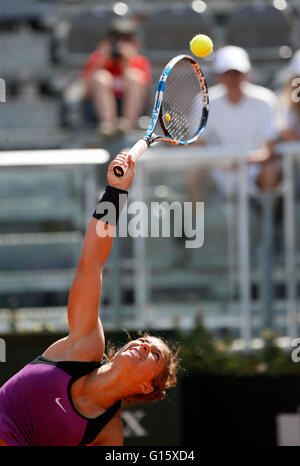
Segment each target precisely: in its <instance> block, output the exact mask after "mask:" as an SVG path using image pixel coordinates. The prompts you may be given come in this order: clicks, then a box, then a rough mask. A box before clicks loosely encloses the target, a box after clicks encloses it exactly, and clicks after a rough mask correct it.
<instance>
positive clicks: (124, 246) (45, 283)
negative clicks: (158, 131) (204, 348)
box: [0, 143, 300, 347]
mask: <svg viewBox="0 0 300 466" xmlns="http://www.w3.org/2000/svg"><path fill="white" fill-rule="evenodd" d="M277 153H278V156H279V162H278V163H280V166H281V181H280V183H279V184H278V186H277V187H276V188H275V189H274V190H272V191H269V192H266V191H265V192H262V191H260V190H259V189H258V188H257V187H256V185H255V184H254V183H253V182H251V181H249V171H248V163H247V157H248V155H249V151H248V149H247V148H241V147H206V148H203V147H198V146H193V147H185V148H174V147H169V146H167V145H164V144H160V145H155V146H154V147H153V148H150V149H149V151H148V152H147V153H146V154H145V155H144V156H143V157H142V158H141V159H140V160H139V162H138V164H137V167H136V176H135V180H134V183H133V185H132V188H131V189H130V196H129V200H128V205H130V204H131V203H132V202H135V201H138V202H144V203H145V205H146V206H148V207H150V206H151V203H152V202H156V203H157V202H161V201H167V202H169V203H172V202H174V201H178V202H179V203H181V204H184V202H188V201H190V193H189V191H190V188H191V185H190V184H189V181H187V180H188V179H189V178H188V177H187V176H186V175H187V174H188V173H189V172H193V174H194V180H196V185H195V186H196V188H197V189H198V188H199V196H198V198H197V201H200V202H204V244H203V246H202V247H200V248H196V249H193V250H192V249H190V250H188V249H187V248H185V239H186V238H184V237H182V238H176V237H174V235H172V234H171V235H170V237H169V238H162V237H159V238H153V237H151V232H150V233H149V235H148V236H143V235H141V236H137V237H135V238H132V237H131V236H130V235H128V237H126V238H121V237H117V238H116V239H115V242H114V246H113V250H112V253H111V256H110V258H109V260H108V262H107V264H106V267H105V271H104V278H103V293H102V300H101V309H100V312H101V315H102V319H103V322H104V325H105V327H106V328H107V329H120V328H124V327H125V328H127V329H129V330H130V329H133V328H145V327H148V328H149V327H152V328H154V329H155V328H156V329H168V328H172V327H178V326H179V327H181V328H186V329H188V328H191V327H192V326H193V325H195V322H196V321H197V319H199V317H201V318H202V319H203V321H204V324H205V325H206V326H207V327H208V328H210V329H212V330H213V331H214V332H216V333H218V334H224V332H229V333H231V334H232V336H233V337H234V338H236V339H240V340H241V341H242V342H243V344H242V346H243V347H249V346H250V347H251V341H253V339H257V338H259V337H260V336H261V334H262V332H263V331H264V330H266V329H271V330H275V331H277V332H278V335H280V336H281V337H287V338H288V339H292V338H295V337H296V336H297V334H298V325H299V312H298V296H297V284H298V275H299V274H298V263H297V253H298V245H297V236H296V228H297V222H298V221H299V223H300V218H299V219H298V216H297V208H298V206H300V199H299V200H298V189H297V186H298V175H299V179H300V163H298V160H299V162H300V144H297V143H294V144H292V143H289V144H287V143H286V144H281V145H279V146H278V147H277ZM48 154H49V155H50V153H48ZM69 154H70V153H69V152H68V156H69ZM90 154H91V153H90ZM41 155H42V154H40V155H39V157H37V154H36V153H33V154H32V157H33V158H32V157H31V159H30V160H31V162H30V165H31V166H35V165H39V162H38V161H39V160H40V161H42V162H41V165H43V164H45V163H46V162H45V161H46V158H45V157H43V156H41ZM62 155H63V154H62V152H60V151H54V152H52V156H53V157H54V158H53V161H52V162H51V158H48V162H47V163H48V165H49V167H50V166H51V164H53V166H56V164H57V163H59V161H61V160H62V159H61V157H62ZM74 155H76V153H75V152H74ZM102 155H103V157H104V158H103V161H104V159H105V161H106V160H107V154H105V153H103V154H102ZM18 156H20V157H23V156H24V154H23V155H22V154H19V155H18V153H11V154H10V153H7V154H4V156H3V158H2V159H1V157H0V164H1V160H2V162H3V163H2V165H4V164H5V165H6V167H8V168H9V169H10V170H12V166H14V169H18V170H20V167H24V165H28V163H29V162H28V163H26V164H25V163H24V161H23V162H21V159H18ZM100 159H101V158H100ZM100 159H98V162H99V161H100ZM28 160H29V159H28ZM66 160H67V159H66ZM20 162H21V163H20ZM75 162H76V160H75V159H74V160H73V162H72V157H71V158H70V159H68V162H67V164H70V165H72V163H75ZM77 162H78V164H79V165H80V163H81V164H82V165H85V164H86V165H87V166H89V167H90V168H88V169H86V170H85V172H84V186H83V191H84V195H83V196H84V202H83V205H84V206H85V207H84V209H83V216H84V217H85V221H83V222H82V231H78V230H77V229H74V232H73V233H72V232H67V233H66V232H64V231H60V232H57V233H56V232H53V231H51V234H50V235H49V233H47V232H46V233H45V232H43V233H42V236H39V231H35V233H32V232H26V231H24V229H22V230H21V231H17V230H15V231H14V232H13V236H11V233H7V232H4V231H3V232H2V235H0V236H1V238H0V248H14V246H15V243H16V242H17V243H18V241H19V240H20V241H19V242H20V247H21V248H25V247H28V248H29V249H28V253H30V247H31V246H32V245H33V246H36V247H39V248H41V247H43V246H45V247H52V246H53V243H55V241H56V239H57V242H58V243H65V242H66V241H68V234H71V236H70V239H72V241H71V242H72V244H73V243H74V248H75V249H74V250H73V251H75V252H73V253H74V254H75V255H76V254H77V253H76V244H77V243H78V241H77V239H78V238H79V237H81V238H82V237H83V234H84V231H85V230H84V229H85V227H86V225H87V223H88V221H89V214H90V212H91V210H92V206H93V205H94V203H95V201H96V197H97V195H98V193H99V191H100V189H102V187H101V186H99V181H98V180H97V179H96V176H95V170H94V166H95V164H96V163H97V160H96V159H95V158H93V159H91V160H88V159H86V157H83V158H82V159H81V162H80V161H79V159H77ZM88 164H90V165H88ZM93 165H94V166H93ZM49 167H48V168H49ZM22 169H23V168H22ZM3 170H4V168H3ZM26 170H27V171H26ZM217 171H218V177H216V176H215V175H216V172H217ZM26 173H28V167H27V168H24V176H26ZM220 177H221V178H220ZM220 179H221V181H222V183H220V182H219V181H218V180H220ZM195 186H194V187H195ZM194 200H195V199H194ZM278 204H279V205H281V206H282V213H281V216H279V219H277V220H274V212H276V209H277V207H278ZM0 211H1V199H0ZM84 211H85V214H84ZM122 215H126V214H124V213H123V214H122ZM153 215H156V213H155V212H152V211H151V209H149V218H148V220H149V222H151V219H152V217H153ZM161 215H162V216H163V215H164V213H162V214H161ZM131 219H132V213H131V214H130V213H129V214H128V216H127V220H126V221H127V222H130V220H131ZM75 230H76V231H75ZM35 235H36V236H35ZM56 235H57V238H56ZM23 236H24V237H23ZM35 238H36V242H35ZM278 238H279V239H278ZM29 240H30V241H29ZM49 241H50V243H51V244H50V243H49ZM6 243H7V244H6ZM35 243H36V244H35ZM75 243H76V244H75ZM58 246H59V245H58ZM69 246H70V248H71V246H72V245H69ZM11 250H12V249H11ZM73 253H72V254H73ZM24 254H25V253H24ZM70 254H71V252H70ZM24 257H25V256H24ZM0 266H1V264H0ZM73 274H74V268H72V269H70V268H65V269H63V270H62V269H61V270H55V269H52V270H43V271H42V272H41V271H40V272H39V271H37V270H35V271H32V273H31V272H30V270H24V268H22V267H21V264H20V269H17V270H13V271H8V270H5V269H3V268H2V269H1V273H0V295H1V294H4V293H5V291H6V286H7V291H9V293H10V294H12V295H13V294H14V292H15V293H16V294H17V293H18V292H20V291H22V292H23V293H26V292H36V293H37V292H38V290H40V292H41V293H50V292H51V293H54V294H55V292H56V291H57V293H59V292H62V289H64V290H65V291H66V290H67V289H69V287H70V285H71V281H72V277H73ZM299 279H300V276H299ZM1 283H2V285H3V286H1ZM5 284H6V285H5ZM39 284H40V285H41V286H40V287H39ZM0 298H1V296H0ZM54 301H55V300H54ZM55 306H56V308H57V311H58V313H57V312H56V311H55ZM0 307H2V311H1V310H0V332H1V329H2V331H3V332H4V331H8V330H7V329H9V328H10V327H9V319H10V311H9V309H8V306H7V305H2V306H0ZM47 309H48V310H49V312H48V314H47ZM11 311H12V312H13V319H15V317H16V315H19V320H18V319H17V322H18V325H17V326H16V325H15V326H14V328H15V330H17V331H18V329H19V331H29V330H30V328H31V326H30V325H31V324H30V322H36V321H37V320H40V324H41V325H39V326H36V325H35V329H36V331H43V329H44V326H43V324H42V322H46V324H45V328H46V329H47V331H50V330H49V329H51V328H52V330H53V331H54V330H55V328H56V327H55V325H56V323H57V322H59V325H60V328H59V329H60V330H61V329H62V326H64V325H65V326H66V319H65V317H64V315H65V313H66V302H65V303H61V302H60V303H58V304H57V305H54V304H53V301H52V302H51V303H49V304H47V303H46V304H45V305H44V307H43V308H42V307H39V306H36V307H35V308H34V307H32V306H31V305H23V306H20V308H19V309H17V310H16V309H12V310H11ZM27 311H28V312H27ZM59 313H61V314H64V315H62V318H58V314H59ZM39 315H40V316H41V318H40V319H39ZM26 316H27V317H26ZM53 316H54V317H53ZM52 317H53V319H54V320H53V319H52ZM26 319H27V321H28V322H27V324H26V325H25V323H24V322H25V320H26ZM51 319H52V320H51ZM52 321H53V322H52ZM22 322H23V323H22ZM51 322H52V324H53V325H52V326H51ZM32 325H33V327H34V324H32ZM33 327H32V328H33Z"/></svg>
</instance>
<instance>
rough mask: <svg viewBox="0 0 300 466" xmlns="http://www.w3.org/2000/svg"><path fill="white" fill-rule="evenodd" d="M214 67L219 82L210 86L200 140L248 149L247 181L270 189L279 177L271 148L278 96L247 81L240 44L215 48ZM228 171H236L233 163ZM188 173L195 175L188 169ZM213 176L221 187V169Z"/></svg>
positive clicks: (276, 129)
mask: <svg viewBox="0 0 300 466" xmlns="http://www.w3.org/2000/svg"><path fill="white" fill-rule="evenodd" d="M213 70H214V72H215V74H216V79H217V81H218V84H217V85H216V86H214V87H212V88H210V89H209V96H210V113H209V118H208V123H207V128H206V130H205V132H204V133H203V136H202V137H201V139H200V141H201V143H202V144H210V145H228V146H241V147H243V148H246V149H249V151H250V152H251V156H250V157H249V165H248V179H249V181H250V182H251V183H255V184H256V185H257V186H258V187H260V188H261V189H272V188H273V187H275V186H276V185H277V183H278V181H279V169H278V166H277V163H276V160H275V158H274V157H273V151H272V147H273V145H274V142H275V140H276V138H277V137H278V133H279V121H278V100H277V97H276V95H275V94H274V93H273V92H272V91H270V90H269V89H266V88H264V87H261V86H257V85H254V84H252V83H250V82H249V80H248V79H249V72H250V70H251V63H250V60H249V56H248V54H247V52H246V51H245V50H244V49H242V48H240V47H236V46H226V47H223V48H222V49H220V50H218V51H217V52H216V55H215V59H214V63H213ZM231 171H232V174H233V175H234V174H235V175H237V173H236V170H234V167H232V170H231ZM190 176H191V177H194V176H195V175H194V174H193V173H190ZM212 176H213V179H214V181H215V183H216V184H217V186H218V187H219V188H220V189H221V190H222V191H224V190H225V186H224V185H225V176H224V170H218V169H214V170H213V171H212ZM192 184H193V185H194V186H195V183H192ZM234 184H235V183H233V185H234ZM193 197H194V196H193ZM198 200H199V199H198Z"/></svg>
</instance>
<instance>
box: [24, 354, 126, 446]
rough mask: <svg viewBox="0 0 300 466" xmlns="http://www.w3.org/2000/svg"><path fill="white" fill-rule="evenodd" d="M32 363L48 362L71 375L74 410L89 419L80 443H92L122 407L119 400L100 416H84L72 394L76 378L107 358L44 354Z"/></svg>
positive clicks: (98, 365)
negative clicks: (66, 358)
mask: <svg viewBox="0 0 300 466" xmlns="http://www.w3.org/2000/svg"><path fill="white" fill-rule="evenodd" d="M30 364H48V365H51V366H55V367H58V368H59V369H61V370H63V371H64V372H66V373H67V374H69V375H70V376H71V379H70V381H69V383H68V387H67V390H68V398H69V401H70V403H71V406H72V408H73V410H74V411H75V412H76V414H77V415H78V416H80V417H82V418H83V419H85V420H86V421H87V424H86V428H85V432H84V435H83V437H82V439H81V441H80V443H79V445H87V444H88V443H92V442H93V441H94V440H95V438H96V437H97V435H98V434H99V433H100V432H101V430H102V429H103V428H104V427H105V426H106V424H107V423H108V422H109V421H110V420H111V419H112V418H113V416H114V415H115V414H116V413H117V411H118V410H119V409H120V408H121V400H119V401H117V402H116V403H115V404H114V405H112V406H110V408H108V409H107V410H106V411H105V412H104V413H102V414H100V415H99V416H97V417H95V418H88V417H85V416H83V414H80V413H79V412H78V411H77V409H76V408H75V406H74V404H73V400H72V396H71V387H72V385H73V383H74V382H75V381H76V380H78V379H79V378H80V377H83V376H84V375H87V374H89V373H91V372H92V371H93V370H94V369H97V368H99V367H101V366H103V364H105V360H102V361H100V362H96V361H53V360H52V359H48V358H46V357H44V356H38V357H37V358H36V359H35V360H34V361H32V362H31V363H30Z"/></svg>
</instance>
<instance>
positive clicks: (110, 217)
mask: <svg viewBox="0 0 300 466" xmlns="http://www.w3.org/2000/svg"><path fill="white" fill-rule="evenodd" d="M127 197H128V191H124V190H123V189H118V188H114V187H113V186H109V185H107V186H106V189H105V191H104V194H103V196H102V198H101V199H100V201H99V203H98V205H97V207H96V210H95V212H94V213H93V217H94V218H96V219H97V220H100V219H102V218H103V217H105V219H103V221H105V222H106V223H109V224H110V225H116V224H117V223H118V220H119V216H120V214H121V211H122V209H123V207H124V205H125V204H126V202H127Z"/></svg>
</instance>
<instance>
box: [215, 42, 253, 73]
mask: <svg viewBox="0 0 300 466" xmlns="http://www.w3.org/2000/svg"><path fill="white" fill-rule="evenodd" d="M250 69H251V63H250V59H249V55H248V53H247V52H246V50H244V49H242V48H241V47H236V46H235V45H227V46H226V47H223V48H221V49H220V50H218V51H217V52H216V54H215V58H214V63H213V70H214V72H215V73H217V74H222V73H226V71H229V70H236V71H239V72H240V73H248V71H250Z"/></svg>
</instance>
